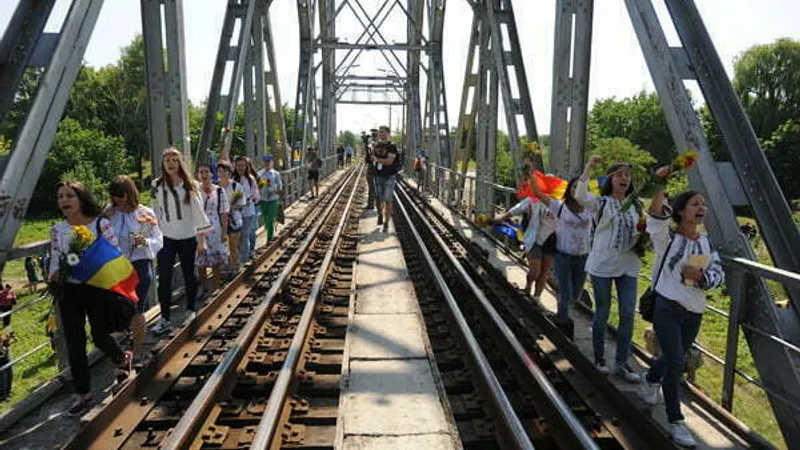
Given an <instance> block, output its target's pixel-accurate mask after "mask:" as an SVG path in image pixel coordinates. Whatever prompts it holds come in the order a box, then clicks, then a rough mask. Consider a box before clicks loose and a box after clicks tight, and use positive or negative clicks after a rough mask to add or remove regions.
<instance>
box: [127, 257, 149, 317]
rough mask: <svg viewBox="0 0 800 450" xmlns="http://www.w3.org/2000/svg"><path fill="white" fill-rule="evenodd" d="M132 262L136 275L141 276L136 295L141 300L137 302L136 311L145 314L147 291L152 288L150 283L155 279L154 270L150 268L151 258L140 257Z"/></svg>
mask: <svg viewBox="0 0 800 450" xmlns="http://www.w3.org/2000/svg"><path fill="white" fill-rule="evenodd" d="M131 263H132V264H133V268H134V269H136V275H137V276H138V277H139V284H138V285H137V286H136V296H137V297H139V302H138V303H136V311H138V312H139V314H144V312H145V311H147V306H148V303H147V292H148V291H149V290H150V283H151V282H152V281H153V271H152V270H151V268H150V260H149V259H140V260H137V261H132V262H131Z"/></svg>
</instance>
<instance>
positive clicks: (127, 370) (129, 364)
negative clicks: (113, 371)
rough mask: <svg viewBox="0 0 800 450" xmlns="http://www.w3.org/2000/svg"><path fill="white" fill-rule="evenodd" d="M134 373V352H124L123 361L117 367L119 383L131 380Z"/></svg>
mask: <svg viewBox="0 0 800 450" xmlns="http://www.w3.org/2000/svg"><path fill="white" fill-rule="evenodd" d="M132 373H133V352H131V351H130V350H126V351H124V352H122V360H121V361H120V362H119V366H118V367H117V376H116V380H117V383H123V382H125V380H127V379H128V378H130V376H131V374H132Z"/></svg>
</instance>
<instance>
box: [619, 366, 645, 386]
mask: <svg viewBox="0 0 800 450" xmlns="http://www.w3.org/2000/svg"><path fill="white" fill-rule="evenodd" d="M614 373H615V374H616V375H617V376H618V377H620V378H622V379H623V380H625V381H627V382H628V383H632V384H637V383H641V382H642V376H641V375H639V374H638V373H636V372H634V370H633V369H632V368H631V366H629V365H628V363H623V364H618V365H617V370H615V371H614Z"/></svg>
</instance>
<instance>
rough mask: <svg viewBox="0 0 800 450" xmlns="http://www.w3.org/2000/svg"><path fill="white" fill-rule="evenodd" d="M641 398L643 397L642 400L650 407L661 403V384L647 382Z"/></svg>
mask: <svg viewBox="0 0 800 450" xmlns="http://www.w3.org/2000/svg"><path fill="white" fill-rule="evenodd" d="M645 381H646V380H645ZM640 396H641V397H642V400H644V402H645V403H647V404H648V405H650V406H655V405H657V404H659V403H661V383H651V382H649V381H646V382H645V383H644V387H643V388H642V392H641V395H640Z"/></svg>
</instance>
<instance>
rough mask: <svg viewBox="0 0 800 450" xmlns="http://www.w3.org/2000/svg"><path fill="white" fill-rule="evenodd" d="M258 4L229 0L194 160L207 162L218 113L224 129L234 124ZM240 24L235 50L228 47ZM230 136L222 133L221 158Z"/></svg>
mask: <svg viewBox="0 0 800 450" xmlns="http://www.w3.org/2000/svg"><path fill="white" fill-rule="evenodd" d="M256 3H257V0H228V6H227V7H226V9H225V19H224V21H223V23H222V33H220V41H219V48H218V49H217V58H216V62H215V64H214V74H213V76H212V77H211V89H210V91H209V94H208V98H207V99H206V112H205V116H204V118H203V128H202V131H201V133H200V142H198V147H197V160H198V161H206V160H208V157H209V151H210V150H211V146H212V137H213V133H214V125H215V123H216V119H217V113H218V112H220V111H222V112H223V114H224V122H223V128H224V129H226V130H232V129H233V121H234V119H235V113H236V103H237V100H238V97H239V87H240V86H241V84H240V83H241V82H242V73H243V71H244V66H245V58H246V57H247V50H248V49H249V47H250V46H249V45H248V43H249V42H250V38H251V36H250V34H251V29H252V24H253V16H254V15H255V7H256ZM237 21H238V22H239V24H240V26H239V28H238V32H239V35H238V36H236V46H235V47H232V46H231V45H230V42H231V38H232V37H233V32H234V29H235V24H236V22H237ZM228 61H233V67H232V71H231V77H230V84H229V85H228V87H227V90H226V94H224V95H223V93H222V81H223V77H224V76H225V70H226V68H227V63H228ZM232 139H233V133H232V132H224V131H223V133H222V140H221V142H220V143H219V146H220V154H226V153H227V152H228V151H230V148H231V141H232Z"/></svg>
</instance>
